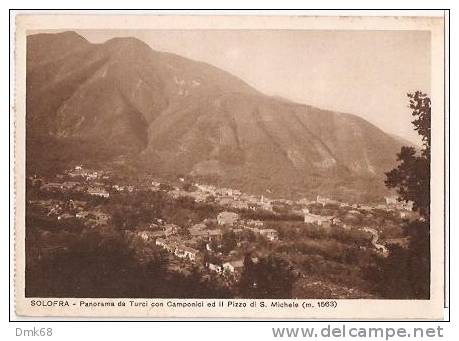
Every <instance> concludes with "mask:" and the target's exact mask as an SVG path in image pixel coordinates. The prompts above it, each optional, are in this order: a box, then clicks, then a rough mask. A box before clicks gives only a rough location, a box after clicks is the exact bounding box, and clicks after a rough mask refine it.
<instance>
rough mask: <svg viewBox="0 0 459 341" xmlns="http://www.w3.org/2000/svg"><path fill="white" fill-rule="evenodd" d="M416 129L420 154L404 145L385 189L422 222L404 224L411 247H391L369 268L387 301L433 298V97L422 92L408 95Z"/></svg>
mask: <svg viewBox="0 0 459 341" xmlns="http://www.w3.org/2000/svg"><path fill="white" fill-rule="evenodd" d="M408 98H409V107H410V108H411V109H412V115H413V117H414V120H413V121H412V123H413V125H414V130H415V131H417V132H418V133H419V135H420V137H421V140H422V148H421V150H420V152H419V153H418V152H417V151H416V149H415V148H413V147H407V146H403V147H402V148H401V151H400V153H398V154H397V160H398V161H399V164H398V166H397V168H394V169H393V170H391V171H390V172H388V173H386V176H387V179H386V181H385V183H386V186H387V187H389V188H396V189H397V193H398V195H399V200H401V201H405V202H408V201H412V202H413V209H414V210H415V211H417V212H418V213H419V215H420V216H421V218H420V219H418V220H414V221H411V222H405V223H404V226H403V230H404V233H405V234H406V236H407V237H408V238H409V244H408V248H407V249H404V248H400V247H397V246H389V256H388V257H387V258H376V259H375V264H374V265H373V266H372V267H370V268H369V269H367V271H366V274H367V278H369V279H370V280H372V281H373V282H374V283H375V289H376V291H378V292H379V293H380V294H381V295H382V296H384V297H387V298H405V299H407V298H417V299H427V298H429V297H430V121H431V118H430V117H431V108H430V98H429V97H428V96H427V95H426V94H425V93H423V92H421V91H416V92H415V93H410V94H408Z"/></svg>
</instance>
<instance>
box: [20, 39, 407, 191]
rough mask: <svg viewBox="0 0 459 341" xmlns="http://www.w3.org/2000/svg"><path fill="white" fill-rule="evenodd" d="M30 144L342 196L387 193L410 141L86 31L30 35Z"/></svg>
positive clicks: (68, 154) (241, 183)
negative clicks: (93, 39) (91, 38)
mask: <svg viewBox="0 0 459 341" xmlns="http://www.w3.org/2000/svg"><path fill="white" fill-rule="evenodd" d="M27 143H28V146H27V148H28V167H29V168H30V169H35V168H36V167H37V165H38V164H43V163H44V164H47V165H51V166H52V165H53V162H55V163H57V162H59V161H62V160H71V161H76V160H82V161H85V160H88V159H91V158H92V159H97V160H98V161H101V162H102V161H103V162H110V160H112V159H116V158H118V159H119V157H120V156H124V157H125V160H131V161H132V162H135V163H136V165H138V167H141V168H142V170H146V171H151V172H154V173H158V174H164V175H169V176H174V175H176V174H184V175H189V176H193V177H195V178H197V179H208V180H209V181H213V182H218V183H221V184H224V185H233V187H240V188H243V189H245V188H248V189H249V190H253V191H263V190H266V189H269V190H271V191H274V192H280V193H288V194H295V193H296V194H298V195H304V193H316V192H317V193H318V192H320V193H328V194H330V195H332V196H346V195H351V194H352V195H354V196H355V195H363V194H368V193H373V194H375V193H378V194H381V193H382V191H383V189H384V185H383V178H384V172H385V171H388V170H390V169H391V168H392V167H393V166H394V164H395V157H396V153H397V152H398V151H399V149H400V146H401V142H400V140H397V139H395V138H393V137H392V136H390V135H389V134H386V133H385V132H383V131H382V130H380V129H379V128H377V127H376V126H374V125H372V124H370V123H368V122H367V121H365V120H363V119H362V118H359V117H357V116H355V115H350V114H344V113H337V112H331V111H326V110H321V109H318V108H315V107H312V106H308V105H303V104H297V103H293V102H289V101H286V100H282V99H279V98H276V97H269V96H266V95H264V94H262V93H260V92H258V91H257V90H256V89H253V88H252V87H250V86H249V85H248V84H246V83H245V82H243V81H242V80H240V79H238V78H237V77H235V76H233V75H231V74H229V73H227V72H225V71H222V70H220V69H218V68H216V67H213V66H211V65H208V64H205V63H200V62H196V61H192V60H189V59H186V58H183V57H180V56H177V55H174V54H170V53H163V52H158V51H154V50H152V49H151V48H150V47H149V46H148V45H146V44H145V43H143V42H142V41H140V40H137V39H134V38H115V39H111V40H109V41H107V42H105V43H103V44H91V43H89V42H88V41H86V40H85V39H84V38H83V37H81V36H79V35H78V34H76V33H74V32H65V33H58V34H37V35H31V36H29V37H28V41H27ZM32 154H33V155H32ZM56 167H57V166H56Z"/></svg>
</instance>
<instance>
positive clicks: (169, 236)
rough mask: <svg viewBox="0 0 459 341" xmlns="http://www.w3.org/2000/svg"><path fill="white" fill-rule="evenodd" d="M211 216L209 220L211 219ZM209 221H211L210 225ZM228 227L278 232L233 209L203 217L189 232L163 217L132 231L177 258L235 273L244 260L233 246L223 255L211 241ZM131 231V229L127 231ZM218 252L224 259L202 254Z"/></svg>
mask: <svg viewBox="0 0 459 341" xmlns="http://www.w3.org/2000/svg"><path fill="white" fill-rule="evenodd" d="M210 220H212V221H210ZM209 223H212V224H214V223H216V226H213V228H210V227H209V226H208V225H209ZM212 224H210V225H212ZM224 229H227V230H231V231H233V232H235V234H238V233H240V232H242V231H244V230H250V231H252V232H254V233H256V234H259V235H260V236H262V237H264V238H266V239H267V240H270V241H275V240H277V239H278V233H277V231H276V230H274V229H268V228H263V222H262V221H259V220H243V219H240V217H239V215H238V214H237V213H235V212H229V211H224V212H221V213H219V214H218V215H217V217H216V219H214V220H213V219H206V220H205V221H203V222H201V223H198V224H195V225H193V226H191V227H190V228H188V229H187V230H188V232H189V233H181V231H183V229H182V228H181V227H180V226H177V225H174V224H168V223H166V222H164V221H161V222H159V223H154V224H150V225H149V226H144V227H139V228H138V229H137V232H134V233H135V234H136V236H137V237H139V238H141V239H143V240H144V241H147V242H154V244H155V245H156V246H158V247H160V248H162V249H164V250H165V251H167V252H169V253H170V254H172V255H174V256H175V257H177V258H180V259H183V260H187V261H190V262H194V263H197V264H203V265H204V266H205V267H206V268H207V269H209V270H210V271H214V272H216V273H220V274H223V273H233V274H238V273H239V272H240V270H241V269H242V267H243V260H242V259H241V258H240V256H237V255H238V252H236V251H235V250H233V251H231V252H230V253H229V255H227V256H224V257H222V255H221V253H219V252H218V251H217V250H214V249H213V248H212V246H211V244H212V242H213V241H214V242H221V241H222V237H223V232H222V231H223V230H224ZM128 233H130V234H132V233H133V232H128ZM200 243H201V245H203V244H202V243H204V244H205V249H206V250H203V249H201V250H203V251H199V250H198V247H197V245H198V244H200ZM217 244H218V243H217ZM204 254H207V255H209V254H210V255H213V254H215V255H217V256H218V255H219V257H217V258H219V259H223V261H220V262H218V261H215V260H214V261H210V260H209V259H206V258H204V257H205V255H204Z"/></svg>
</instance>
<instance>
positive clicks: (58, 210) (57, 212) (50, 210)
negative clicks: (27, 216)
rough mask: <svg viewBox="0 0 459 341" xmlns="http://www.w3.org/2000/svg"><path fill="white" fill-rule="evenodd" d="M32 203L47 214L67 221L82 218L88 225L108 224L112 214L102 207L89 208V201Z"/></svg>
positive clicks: (70, 200) (41, 201) (36, 201)
mask: <svg viewBox="0 0 459 341" xmlns="http://www.w3.org/2000/svg"><path fill="white" fill-rule="evenodd" d="M30 204H32V205H35V206H37V207H40V208H41V209H43V210H44V211H45V212H46V216H48V217H52V218H55V219H57V220H58V221H65V220H69V219H75V218H76V219H82V220H84V222H85V224H86V225H89V226H93V227H94V226H100V225H107V224H108V222H109V220H110V218H111V216H110V215H109V214H108V213H105V212H103V211H102V210H100V209H90V210H88V209H87V203H86V202H85V201H81V200H72V199H69V200H66V201H61V200H34V201H31V202H30Z"/></svg>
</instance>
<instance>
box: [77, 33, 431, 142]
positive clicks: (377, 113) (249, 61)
mask: <svg viewBox="0 0 459 341" xmlns="http://www.w3.org/2000/svg"><path fill="white" fill-rule="evenodd" d="M77 32H78V33H79V34H81V35H82V36H84V37H85V38H87V39H88V40H89V41H90V42H93V43H101V42H104V41H106V40H108V39H110V38H113V37H121V36H133V37H137V38H139V39H141V40H143V41H144V42H146V43H147V44H149V45H150V46H151V47H152V48H153V49H155V50H159V51H167V52H172V53H176V54H178V55H181V56H184V57H187V58H190V59H194V60H198V61H203V62H207V63H209V64H212V65H214V66H217V67H219V68H221V69H224V70H226V71H229V72H230V73H232V74H234V75H236V76H238V77H240V78H241V79H243V80H244V81H246V82H247V83H249V84H250V85H252V86H253V87H255V88H257V89H258V90H260V91H262V92H264V93H266V94H268V95H279V96H282V97H284V98H287V99H291V100H294V101H296V102H300V103H305V104H310V105H314V106H317V107H320V108H323V109H331V110H334V111H340V112H347V113H353V114H356V115H359V116H361V117H363V118H365V119H366V120H368V121H370V122H372V123H373V124H375V125H376V126H378V127H380V128H381V129H383V130H384V131H386V132H388V133H391V134H396V135H398V136H401V137H403V138H406V139H408V140H409V141H411V142H414V143H419V140H418V136H417V134H416V133H415V132H414V131H413V129H412V125H411V123H410V122H411V121H412V117H411V114H410V111H409V109H408V107H407V104H408V101H407V97H406V93H407V92H409V91H414V90H417V89H419V90H422V91H424V92H427V93H428V94H430V74H431V67H430V63H431V58H430V32H427V31H312V30H310V31H307V30H186V31H184V30H166V31H160V30H144V31H138V30H136V31H133V30H129V31H126V30H124V31H119V30H105V31H94V30H84V31H83V30H81V31H77Z"/></svg>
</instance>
